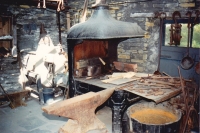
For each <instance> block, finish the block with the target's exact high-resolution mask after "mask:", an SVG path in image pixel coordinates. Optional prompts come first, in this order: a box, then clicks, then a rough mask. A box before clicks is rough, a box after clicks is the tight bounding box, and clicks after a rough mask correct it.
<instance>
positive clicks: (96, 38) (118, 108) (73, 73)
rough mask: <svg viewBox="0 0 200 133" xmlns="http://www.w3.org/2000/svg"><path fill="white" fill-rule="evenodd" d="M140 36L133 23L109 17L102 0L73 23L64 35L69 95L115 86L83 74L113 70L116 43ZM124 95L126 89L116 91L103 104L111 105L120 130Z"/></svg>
mask: <svg viewBox="0 0 200 133" xmlns="http://www.w3.org/2000/svg"><path fill="white" fill-rule="evenodd" d="M143 36H144V31H143V30H142V29H141V28H140V27H139V26H138V25H137V24H136V23H129V22H122V21H117V20H115V19H114V18H112V16H111V15H110V13H109V9H108V6H107V5H106V3H105V1H103V0H102V1H101V2H100V4H97V5H96V6H95V7H94V12H93V14H92V16H91V17H90V18H89V19H88V20H87V21H86V22H82V23H79V24H76V25H74V26H72V27H71V28H70V30H69V32H68V35H67V44H68V66H69V88H70V89H69V96H70V97H74V96H75V95H81V94H84V93H87V92H90V91H93V92H98V91H101V90H104V89H108V88H112V87H115V86H112V85H106V84H104V85H103V86H102V83H101V81H100V79H96V80H95V81H91V82H90V80H88V82H87V83H86V82H83V77H86V76H87V77H88V76H89V77H90V78H96V76H101V75H105V74H108V73H111V72H113V65H114V64H113V62H116V61H117V47H118V44H119V43H120V42H122V41H124V40H126V39H129V38H139V37H143ZM127 97H129V94H128V93H126V92H124V91H115V92H114V93H113V95H112V96H111V98H110V99H109V100H108V101H106V103H105V104H104V105H107V106H110V107H111V109H112V112H113V116H112V117H113V118H112V119H113V123H112V130H113V132H122V115H123V113H124V111H125V110H124V109H125V108H126V106H127V105H128V104H129V102H127V100H126V98H127ZM116 118H117V119H116Z"/></svg>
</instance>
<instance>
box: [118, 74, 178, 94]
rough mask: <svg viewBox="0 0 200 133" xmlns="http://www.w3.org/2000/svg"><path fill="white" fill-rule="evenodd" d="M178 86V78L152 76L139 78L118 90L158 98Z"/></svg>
mask: <svg viewBox="0 0 200 133" xmlns="http://www.w3.org/2000/svg"><path fill="white" fill-rule="evenodd" d="M180 86H181V84H180V78H178V77H169V76H160V75H159V76H158V75H152V76H148V77H141V78H140V79H138V80H137V81H136V82H131V83H129V84H126V85H124V86H121V87H119V88H118V89H126V90H129V91H135V92H138V93H141V94H144V95H145V96H151V95H152V96H153V95H154V96H158V95H163V94H165V93H166V90H167V89H171V90H176V89H178V88H180Z"/></svg>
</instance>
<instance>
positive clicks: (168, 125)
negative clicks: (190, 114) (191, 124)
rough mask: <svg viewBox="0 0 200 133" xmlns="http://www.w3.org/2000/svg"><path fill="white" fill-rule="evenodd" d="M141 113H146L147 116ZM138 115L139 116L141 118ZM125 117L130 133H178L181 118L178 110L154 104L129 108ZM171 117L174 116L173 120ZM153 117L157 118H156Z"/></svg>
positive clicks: (142, 104) (135, 105)
mask: <svg viewBox="0 0 200 133" xmlns="http://www.w3.org/2000/svg"><path fill="white" fill-rule="evenodd" d="M149 110H151V111H149ZM143 111H146V114H148V116H147V115H145V113H144V112H143ZM153 111H154V112H153ZM135 114H137V117H133V116H134V115H135ZM138 114H141V116H140V115H138ZM156 114H158V115H156ZM127 115H128V117H129V126H130V131H131V132H134V133H178V132H179V126H180V120H181V116H182V114H181V112H180V111H179V110H176V109H173V108H172V107H170V106H168V107H166V106H164V105H163V104H157V105H155V103H147V102H145V103H139V104H134V105H132V106H130V107H129V108H128V110H127ZM171 115H172V116H174V118H173V119H172V118H171ZM155 116H158V118H156V117H155ZM140 117H141V118H140ZM167 117H168V118H167ZM159 118H160V120H159ZM166 118H167V119H166Z"/></svg>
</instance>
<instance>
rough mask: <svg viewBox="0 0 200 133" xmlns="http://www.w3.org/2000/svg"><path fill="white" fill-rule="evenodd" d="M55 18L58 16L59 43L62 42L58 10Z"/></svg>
mask: <svg viewBox="0 0 200 133" xmlns="http://www.w3.org/2000/svg"><path fill="white" fill-rule="evenodd" d="M57 18H58V32H59V43H60V44H62V40H61V26H60V12H57Z"/></svg>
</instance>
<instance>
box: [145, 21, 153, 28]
mask: <svg viewBox="0 0 200 133" xmlns="http://www.w3.org/2000/svg"><path fill="white" fill-rule="evenodd" d="M145 25H146V26H147V27H153V26H154V23H152V22H146V23H145Z"/></svg>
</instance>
